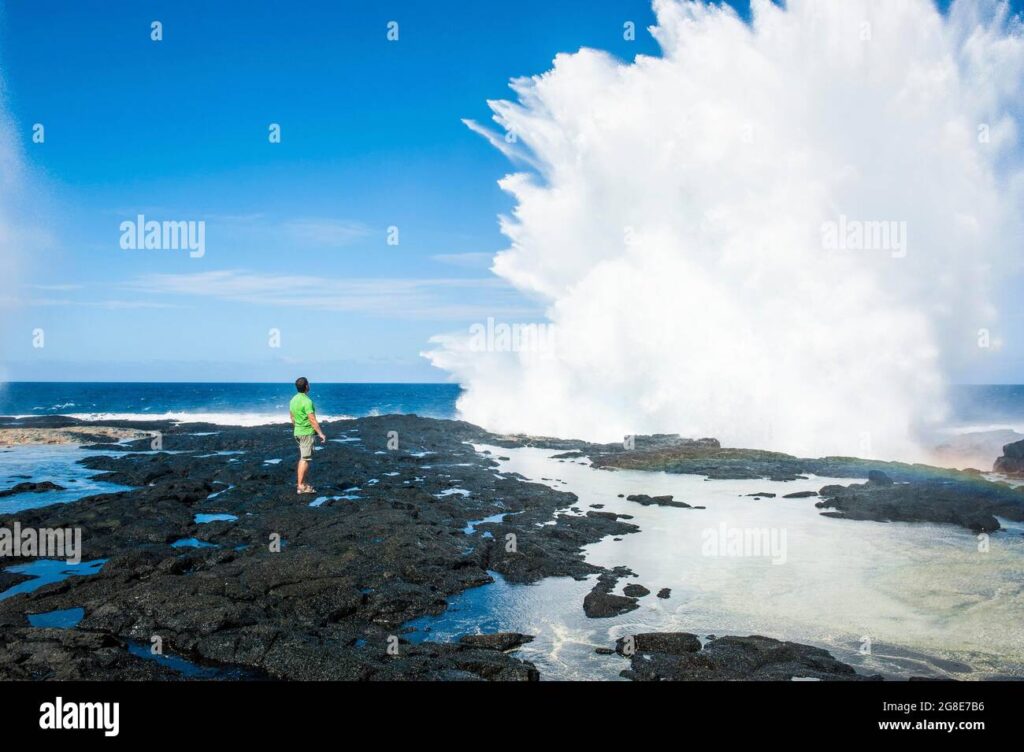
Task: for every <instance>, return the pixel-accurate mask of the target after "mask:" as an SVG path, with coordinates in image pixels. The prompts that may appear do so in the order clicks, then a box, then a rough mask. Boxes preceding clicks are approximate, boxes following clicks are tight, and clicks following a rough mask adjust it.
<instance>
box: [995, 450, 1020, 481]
mask: <svg viewBox="0 0 1024 752" xmlns="http://www.w3.org/2000/svg"><path fill="white" fill-rule="evenodd" d="M992 469H993V470H995V472H997V473H1003V474H1004V475H1009V476H1011V477H1014V478H1024V441H1015V442H1013V443H1012V444H1007V445H1006V446H1004V447H1003V455H1002V456H1001V457H999V458H998V459H997V460H996V462H995V465H994V466H993V468H992Z"/></svg>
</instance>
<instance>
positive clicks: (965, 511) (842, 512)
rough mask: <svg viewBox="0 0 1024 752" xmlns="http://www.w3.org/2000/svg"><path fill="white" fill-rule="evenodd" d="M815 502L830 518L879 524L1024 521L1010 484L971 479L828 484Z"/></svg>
mask: <svg viewBox="0 0 1024 752" xmlns="http://www.w3.org/2000/svg"><path fill="white" fill-rule="evenodd" d="M820 495H821V496H822V497H823V500H822V501H819V502H818V503H817V504H815V506H816V507H818V508H819V509H828V510H833V511H827V512H824V513H823V514H825V515H826V516H828V517H840V518H843V519H850V520H874V521H876V522H937V523H947V524H950V525H959V526H960V527H965V528H967V529H969V530H973V531H974V532H979V533H981V532H985V533H990V532H994V531H996V530H999V529H1000V525H999V520H997V519H996V516H1000V517H1005V518H1007V519H1011V520H1024V503H1022V502H1024V496H1022V495H1021V493H1020V492H1019V491H1018V490H1016V489H1013V488H1010V487H1009V486H1005V485H1002V484H999V483H989V482H987V481H984V480H980V479H971V480H922V481H916V482H913V483H893V482H891V481H888V482H886V481H881V482H880V481H878V480H877V479H875V480H869V481H868V482H867V483H859V484H856V483H855V484H853V485H851V486H825V487H824V488H822V489H821V492H820Z"/></svg>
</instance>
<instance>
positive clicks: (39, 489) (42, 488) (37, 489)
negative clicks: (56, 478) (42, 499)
mask: <svg viewBox="0 0 1024 752" xmlns="http://www.w3.org/2000/svg"><path fill="white" fill-rule="evenodd" d="M63 490H64V486H59V485H57V484H56V483H53V482H51V481H48V480H44V481H42V482H41V483H31V482H28V481H26V482H24V483H16V484H15V485H13V486H11V487H10V488H6V489H4V490H3V491H0V498H3V497H5V496H14V495H15V494H22V493H45V492H46V491H63Z"/></svg>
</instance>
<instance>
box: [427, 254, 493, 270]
mask: <svg viewBox="0 0 1024 752" xmlns="http://www.w3.org/2000/svg"><path fill="white" fill-rule="evenodd" d="M430 258H431V260H432V261H436V262H438V263H439V264H447V265H449V266H459V267H463V268H467V269H489V268H490V266H491V262H492V261H494V254H493V253H487V252H485V251H481V252H474V253H438V254H435V255H433V256H431V257H430Z"/></svg>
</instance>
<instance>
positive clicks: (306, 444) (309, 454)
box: [295, 434, 313, 462]
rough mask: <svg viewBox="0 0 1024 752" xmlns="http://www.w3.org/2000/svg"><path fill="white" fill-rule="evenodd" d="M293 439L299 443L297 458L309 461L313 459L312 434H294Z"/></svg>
mask: <svg viewBox="0 0 1024 752" xmlns="http://www.w3.org/2000/svg"><path fill="white" fill-rule="evenodd" d="M295 441H296V442H297V443H298V445H299V459H300V460H305V461H306V462H309V461H310V460H312V459H313V434H310V435H309V436H296V437H295Z"/></svg>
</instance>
